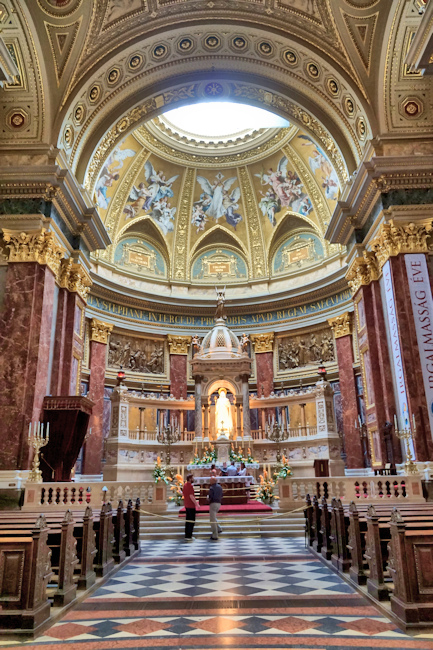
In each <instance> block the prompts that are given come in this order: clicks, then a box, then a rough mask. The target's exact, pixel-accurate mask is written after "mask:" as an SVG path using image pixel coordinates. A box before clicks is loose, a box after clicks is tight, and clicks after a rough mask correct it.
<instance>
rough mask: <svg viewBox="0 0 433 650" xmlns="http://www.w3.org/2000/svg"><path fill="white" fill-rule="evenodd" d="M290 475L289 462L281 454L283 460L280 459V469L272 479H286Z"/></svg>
mask: <svg viewBox="0 0 433 650" xmlns="http://www.w3.org/2000/svg"><path fill="white" fill-rule="evenodd" d="M291 475H292V468H291V467H290V465H289V461H288V460H287V458H286V457H285V456H284V454H283V458H282V461H281V467H280V469H279V471H278V472H276V473H275V474H274V479H275V480H276V479H278V478H287V477H288V476H291Z"/></svg>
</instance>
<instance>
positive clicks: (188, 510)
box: [182, 474, 200, 542]
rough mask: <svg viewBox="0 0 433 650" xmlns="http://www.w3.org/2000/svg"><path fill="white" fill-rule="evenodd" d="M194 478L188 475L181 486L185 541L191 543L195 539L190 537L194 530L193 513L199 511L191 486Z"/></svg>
mask: <svg viewBox="0 0 433 650" xmlns="http://www.w3.org/2000/svg"><path fill="white" fill-rule="evenodd" d="M193 480H194V477H193V475H192V474H188V476H187V477H186V481H185V483H184V485H183V489H182V493H183V504H184V506H185V517H186V519H185V540H186V541H189V542H192V540H193V539H195V537H193V536H192V533H193V530H194V522H195V512H196V510H199V508H200V505H199V503H198V501H197V499H196V498H195V496H194V486H193V484H192V483H193Z"/></svg>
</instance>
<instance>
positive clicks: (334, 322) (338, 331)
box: [328, 311, 353, 339]
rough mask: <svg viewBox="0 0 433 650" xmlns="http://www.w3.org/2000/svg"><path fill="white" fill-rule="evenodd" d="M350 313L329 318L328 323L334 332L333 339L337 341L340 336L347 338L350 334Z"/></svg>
mask: <svg viewBox="0 0 433 650" xmlns="http://www.w3.org/2000/svg"><path fill="white" fill-rule="evenodd" d="M352 317H353V314H352V312H349V311H346V312H345V313H344V314H341V316H336V317H335V318H329V319H328V323H329V325H330V326H331V328H332V331H333V332H334V338H336V339H339V338H341V337H342V336H349V335H350V334H352Z"/></svg>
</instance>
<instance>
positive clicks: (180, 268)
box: [173, 168, 195, 280]
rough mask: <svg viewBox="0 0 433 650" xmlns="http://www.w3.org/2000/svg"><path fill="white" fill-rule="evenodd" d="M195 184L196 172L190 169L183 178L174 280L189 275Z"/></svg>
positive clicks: (175, 243) (177, 222)
mask: <svg viewBox="0 0 433 650" xmlns="http://www.w3.org/2000/svg"><path fill="white" fill-rule="evenodd" d="M194 184H195V170H194V169H191V168H188V169H187V170H186V172H185V174H184V176H183V180H182V188H181V191H180V196H181V197H182V198H181V201H180V206H179V211H178V215H177V219H176V233H175V240H174V245H175V251H176V253H175V256H174V260H175V262H174V269H173V271H174V279H175V280H186V278H187V273H188V255H187V254H186V250H187V245H188V225H189V220H190V215H191V210H192V200H193V192H194Z"/></svg>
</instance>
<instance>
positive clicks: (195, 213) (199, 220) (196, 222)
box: [191, 203, 207, 232]
mask: <svg viewBox="0 0 433 650" xmlns="http://www.w3.org/2000/svg"><path fill="white" fill-rule="evenodd" d="M206 222H207V217H206V212H204V210H203V206H202V205H200V203H194V205H193V208H192V217H191V223H192V225H193V226H196V228H197V232H200V231H201V230H204V228H205V225H206Z"/></svg>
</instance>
